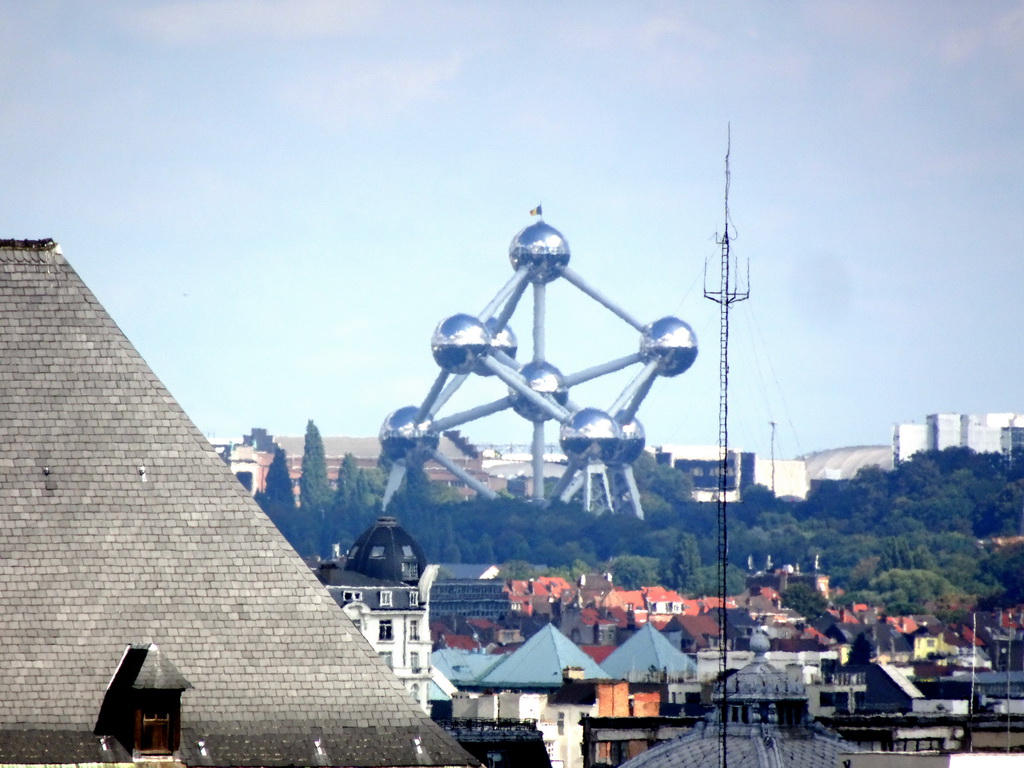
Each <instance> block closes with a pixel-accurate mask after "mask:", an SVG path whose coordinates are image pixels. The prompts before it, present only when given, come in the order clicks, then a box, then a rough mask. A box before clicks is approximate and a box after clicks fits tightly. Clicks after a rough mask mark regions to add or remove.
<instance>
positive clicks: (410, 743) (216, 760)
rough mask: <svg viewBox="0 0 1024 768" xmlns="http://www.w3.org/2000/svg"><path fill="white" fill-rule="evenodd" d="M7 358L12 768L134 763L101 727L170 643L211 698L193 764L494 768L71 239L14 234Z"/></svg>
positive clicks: (195, 738)
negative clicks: (403, 678)
mask: <svg viewBox="0 0 1024 768" xmlns="http://www.w3.org/2000/svg"><path fill="white" fill-rule="evenodd" d="M0 360H2V361H3V363H2V365H0V445H2V446H3V453H2V455H0V529H2V530H3V532H4V535H3V536H2V537H0V615H2V616H3V630H2V635H0V690H2V691H3V700H2V703H0V763H14V762H19V763H74V762H82V761H85V762H113V761H116V760H118V759H122V758H124V757H126V756H125V755H124V754H123V750H121V751H120V752H119V751H118V750H117V749H110V750H107V751H104V750H102V748H101V746H100V740H99V737H98V736H97V735H94V733H93V732H94V728H95V727H96V725H97V717H98V713H99V710H100V706H101V703H102V702H103V699H104V692H105V690H106V688H107V685H108V683H109V682H110V680H111V677H112V675H113V674H114V672H115V671H116V670H117V668H118V665H119V662H120V660H121V659H122V657H123V656H124V654H125V650H126V648H127V647H128V646H130V645H133V644H158V646H159V654H160V660H161V662H167V664H166V665H164V666H163V671H161V670H160V669H154V670H153V674H154V675H156V677H159V676H160V675H164V676H165V677H166V676H169V675H172V674H178V675H180V676H181V677H182V678H183V679H184V680H186V681H187V682H188V683H189V684H191V688H188V689H187V690H185V691H184V693H183V694H182V696H181V702H182V705H181V722H182V749H181V757H182V759H183V760H184V761H185V762H186V763H189V764H195V765H215V766H226V765H236V766H248V765H263V766H279V765H360V766H398V765H403V766H404V765H473V764H475V761H474V760H473V759H472V758H471V757H470V756H468V755H467V754H466V753H465V752H464V751H462V750H461V749H460V748H459V747H458V746H457V745H455V744H454V743H453V742H452V741H451V740H450V739H449V738H448V737H447V736H446V735H445V734H444V733H443V732H442V731H441V730H440V729H439V728H438V727H437V726H435V725H434V724H433V723H431V722H430V721H429V720H427V719H426V718H425V717H424V716H423V715H422V714H421V713H420V711H419V710H418V708H417V707H416V706H415V704H414V703H413V702H412V701H411V700H410V699H409V697H408V695H407V694H406V691H405V688H404V686H402V684H401V683H400V682H399V681H398V680H397V678H395V677H394V675H393V674H392V673H391V672H390V671H389V670H388V669H387V667H386V666H385V665H384V664H383V662H382V661H381V660H380V659H379V658H378V656H377V655H376V654H375V653H374V652H373V650H372V649H371V648H370V646H369V645H368V644H367V643H366V641H365V640H364V639H363V638H362V636H361V635H360V634H359V632H357V631H356V630H355V629H354V627H353V626H352V624H351V622H350V621H349V620H348V618H347V617H345V615H344V614H343V613H342V611H341V609H340V608H339V607H338V606H337V605H336V604H335V602H334V600H332V599H331V597H330V596H329V595H328V594H327V591H326V590H325V589H324V588H323V587H322V586H321V585H320V584H319V582H317V580H316V578H315V577H314V576H313V574H312V573H311V572H310V571H309V569H308V568H307V567H306V566H305V565H304V564H303V562H302V560H301V559H300V558H299V557H298V556H297V555H296V554H295V552H294V551H293V550H292V549H291V547H290V546H289V545H288V544H287V542H286V541H285V539H284V538H283V537H282V536H281V535H280V534H279V533H278V531H277V530H276V529H275V528H274V526H273V524H272V523H271V522H270V521H269V520H268V519H267V517H266V516H265V515H264V514H263V513H262V512H261V511H260V509H259V508H258V507H257V506H256V505H255V503H254V502H253V501H252V500H251V499H250V498H249V497H248V495H247V494H246V493H245V491H244V489H243V488H242V487H241V485H240V484H239V483H238V481H237V480H236V479H235V477H234V476H233V475H232V474H231V472H230V470H229V469H228V467H227V466H226V465H225V464H224V462H223V461H221V460H220V459H219V458H218V456H217V454H216V453H215V451H214V450H213V448H212V447H211V446H210V444H209V443H208V442H207V441H206V439H205V438H204V437H203V435H202V434H201V433H200V432H199V430H198V429H196V427H195V426H194V425H193V424H192V423H191V422H190V421H189V419H188V417H187V416H186V415H185V414H184V413H183V412H182V410H181V408H180V407H179V406H178V404H177V403H176V402H175V400H174V398H173V397H172V396H171V395H170V394H169V393H168V391H167V390H166V389H165V388H164V387H163V385H162V384H161V383H160V381H159V380H158V379H157V378H156V376H155V375H154V374H153V372H152V371H151V370H150V369H149V367H148V366H147V365H146V363H145V362H144V361H143V360H142V358H141V357H140V356H139V354H138V353H137V352H136V350H135V349H134V348H133V347H132V345H131V344H130V343H129V342H128V340H127V339H126V338H125V337H124V335H123V334H122V333H121V331H120V330H119V329H118V327H117V326H116V325H115V324H114V322H113V320H112V319H111V318H110V317H109V316H108V315H107V313H106V311H105V310H104V309H103V307H102V306H101V305H100V303H99V302H98V301H97V300H96V298H95V297H94V296H93V295H92V293H91V292H90V291H89V289H88V288H87V287H86V286H85V285H84V283H83V282H82V280H81V279H80V278H79V276H78V275H77V274H76V273H75V272H74V270H73V269H72V268H71V267H70V266H69V265H68V263H67V262H66V261H65V260H64V258H63V256H62V254H61V251H60V248H59V247H58V246H56V245H55V244H54V243H53V242H52V241H31V242H28V243H26V242H25V241H11V240H0ZM171 670H173V672H172V671H171ZM148 674H150V673H149V672H148V671H147V675H148ZM417 738H418V739H420V748H419V750H417V748H416V745H415V743H414V739H417ZM314 739H319V740H320V744H321V746H320V749H319V750H318V749H317V748H316V747H315V744H314ZM200 740H202V741H203V742H205V754H202V753H201V752H200V749H199V746H198V742H199V741H200ZM128 757H129V759H130V756H128Z"/></svg>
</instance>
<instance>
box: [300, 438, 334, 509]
mask: <svg viewBox="0 0 1024 768" xmlns="http://www.w3.org/2000/svg"><path fill="white" fill-rule="evenodd" d="M330 503H331V484H330V483H329V482H328V480H327V458H326V457H325V456H324V441H323V440H322V439H321V437H320V430H318V429H317V428H316V424H314V423H313V420H312V419H310V420H309V421H308V422H307V423H306V440H305V443H303V446H302V477H301V478H299V504H300V505H301V506H302V507H305V508H306V509H308V510H310V511H313V510H316V511H323V510H325V509H326V508H327V506H328V505H329V504H330Z"/></svg>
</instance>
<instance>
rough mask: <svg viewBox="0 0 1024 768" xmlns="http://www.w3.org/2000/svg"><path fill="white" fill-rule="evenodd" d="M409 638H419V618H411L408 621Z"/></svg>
mask: <svg viewBox="0 0 1024 768" xmlns="http://www.w3.org/2000/svg"><path fill="white" fill-rule="evenodd" d="M409 639H410V640H419V639H420V621H419V619H412V620H411V621H410V622H409Z"/></svg>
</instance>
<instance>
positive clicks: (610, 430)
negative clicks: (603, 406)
mask: <svg viewBox="0 0 1024 768" xmlns="http://www.w3.org/2000/svg"><path fill="white" fill-rule="evenodd" d="M559 440H560V442H561V444H562V450H563V451H565V455H566V456H568V457H569V458H570V459H572V460H574V461H579V462H585V463H589V462H593V461H611V460H612V458H613V457H614V456H615V454H616V453H617V451H618V450H619V447H620V445H621V444H622V430H621V429H620V428H619V425H618V424H616V423H615V419H613V418H612V417H611V416H609V415H608V414H607V413H605V412H604V411H599V410H598V409H597V408H584V409H583V410H580V411H576V413H574V414H573V415H572V418H571V419H570V420H569V423H568V424H563V425H562V429H561V431H560V433H559Z"/></svg>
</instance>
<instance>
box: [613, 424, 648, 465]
mask: <svg viewBox="0 0 1024 768" xmlns="http://www.w3.org/2000/svg"><path fill="white" fill-rule="evenodd" d="M619 431H620V433H621V435H622V439H621V440H620V441H619V446H618V448H617V449H616V451H615V455H614V456H613V457H612V459H611V461H612V463H613V464H632V463H633V462H634V461H636V460H637V459H639V458H640V454H641V453H643V452H644V446H645V445H646V444H647V436H646V435H645V434H644V428H643V425H642V424H641V423H640V422H639V421H637V420H636V419H633V421H628V422H626V423H625V424H622V425H620V427H619Z"/></svg>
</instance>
